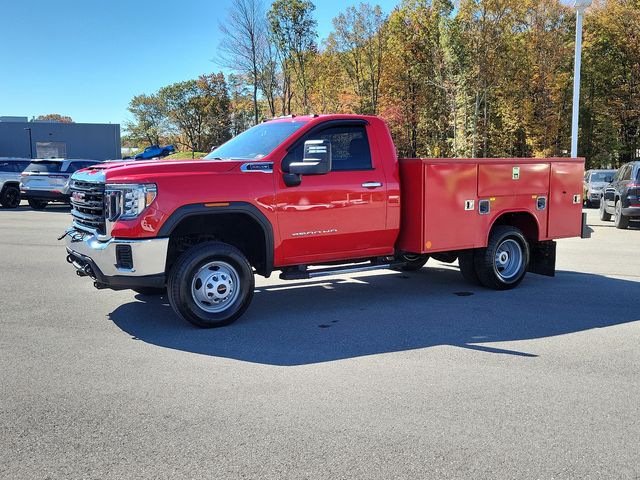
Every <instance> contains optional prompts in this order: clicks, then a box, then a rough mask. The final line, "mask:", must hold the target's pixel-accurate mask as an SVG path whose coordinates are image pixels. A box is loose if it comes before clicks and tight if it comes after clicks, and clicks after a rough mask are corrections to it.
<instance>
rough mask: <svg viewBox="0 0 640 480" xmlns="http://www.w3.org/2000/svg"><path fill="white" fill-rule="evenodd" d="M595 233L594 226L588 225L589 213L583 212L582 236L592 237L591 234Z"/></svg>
mask: <svg viewBox="0 0 640 480" xmlns="http://www.w3.org/2000/svg"><path fill="white" fill-rule="evenodd" d="M592 233H593V228H591V227H590V226H589V225H587V214H586V213H585V212H582V234H581V235H580V237H581V238H591V234H592Z"/></svg>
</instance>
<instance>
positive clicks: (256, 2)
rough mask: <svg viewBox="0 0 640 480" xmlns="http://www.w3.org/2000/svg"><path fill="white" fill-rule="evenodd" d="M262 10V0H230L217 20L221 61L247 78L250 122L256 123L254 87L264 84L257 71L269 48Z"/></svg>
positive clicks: (255, 92)
mask: <svg viewBox="0 0 640 480" xmlns="http://www.w3.org/2000/svg"><path fill="white" fill-rule="evenodd" d="M265 14H266V12H265V8H264V4H263V2H262V0H232V2H231V5H230V7H229V10H228V12H227V16H226V18H225V20H224V22H223V23H221V24H220V32H221V33H222V41H221V42H220V53H221V57H222V61H223V63H224V64H225V65H226V66H227V67H229V68H232V69H233V70H234V71H236V72H240V73H242V74H243V75H245V76H246V78H247V79H248V81H249V84H250V85H251V89H252V99H253V119H254V123H258V120H259V116H260V110H259V105H258V90H259V88H260V86H261V85H262V86H263V87H264V86H265V84H264V78H263V77H262V76H261V75H264V72H263V68H264V65H263V63H264V62H265V61H266V58H267V57H268V49H269V48H270V46H269V45H268V38H267V34H268V25H267V21H266V18H265ZM265 50H266V51H265ZM267 91H268V90H267ZM268 92H269V91H268ZM269 93H270V92H269Z"/></svg>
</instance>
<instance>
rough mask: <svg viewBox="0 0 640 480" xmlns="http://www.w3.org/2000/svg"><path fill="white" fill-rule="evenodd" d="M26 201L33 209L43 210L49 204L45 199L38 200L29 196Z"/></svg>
mask: <svg viewBox="0 0 640 480" xmlns="http://www.w3.org/2000/svg"><path fill="white" fill-rule="evenodd" d="M27 201H28V202H29V206H30V207H31V208H33V209H34V210H44V209H45V208H47V205H48V204H49V202H47V201H46V200H38V199H36V198H30V199H29V200H27Z"/></svg>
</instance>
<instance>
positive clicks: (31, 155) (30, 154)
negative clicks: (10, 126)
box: [25, 127, 33, 159]
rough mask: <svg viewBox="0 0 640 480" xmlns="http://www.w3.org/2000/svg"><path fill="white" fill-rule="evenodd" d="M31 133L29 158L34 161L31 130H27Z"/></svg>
mask: <svg viewBox="0 0 640 480" xmlns="http://www.w3.org/2000/svg"><path fill="white" fill-rule="evenodd" d="M25 130H28V131H29V158H31V159H33V140H32V139H31V128H30V127H28V128H25Z"/></svg>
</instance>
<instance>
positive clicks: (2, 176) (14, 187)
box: [0, 157, 31, 208]
mask: <svg viewBox="0 0 640 480" xmlns="http://www.w3.org/2000/svg"><path fill="white" fill-rule="evenodd" d="M30 161H31V160H29V159H28V158H13V157H11V158H4V157H3V158H0V205H2V206H3V207H4V208H16V207H17V206H18V205H20V174H21V173H22V171H23V170H24V169H25V168H27V165H29V162H30Z"/></svg>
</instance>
